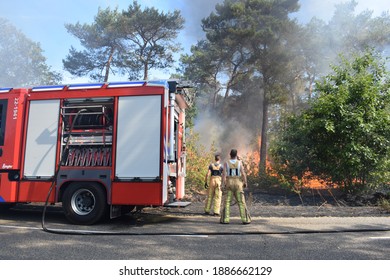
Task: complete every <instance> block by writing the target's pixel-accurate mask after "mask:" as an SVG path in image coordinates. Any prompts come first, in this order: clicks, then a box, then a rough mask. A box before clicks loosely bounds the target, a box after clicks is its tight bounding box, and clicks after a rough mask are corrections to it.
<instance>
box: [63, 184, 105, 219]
mask: <svg viewBox="0 0 390 280" xmlns="http://www.w3.org/2000/svg"><path fill="white" fill-rule="evenodd" d="M62 208H63V211H64V214H65V217H66V218H67V219H68V220H69V221H70V222H71V223H74V224H83V225H91V224H94V223H96V222H98V221H99V220H101V219H102V218H103V217H104V216H105V215H106V213H107V211H108V205H107V202H106V192H105V189H104V188H103V187H102V186H101V185H99V184H97V183H94V182H75V183H72V184H70V185H69V186H68V187H67V188H66V189H65V191H64V195H63V199H62Z"/></svg>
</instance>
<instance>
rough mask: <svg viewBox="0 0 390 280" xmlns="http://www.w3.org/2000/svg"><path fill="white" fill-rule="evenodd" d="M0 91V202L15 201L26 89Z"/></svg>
mask: <svg viewBox="0 0 390 280" xmlns="http://www.w3.org/2000/svg"><path fill="white" fill-rule="evenodd" d="M0 93H1V95H0V202H16V200H17V188H18V182H17V181H18V180H19V177H20V155H21V151H22V149H21V145H22V144H21V143H22V139H23V121H24V110H23V109H24V100H25V96H26V93H27V91H26V90H23V89H16V90H12V89H7V90H5V89H1V90H0Z"/></svg>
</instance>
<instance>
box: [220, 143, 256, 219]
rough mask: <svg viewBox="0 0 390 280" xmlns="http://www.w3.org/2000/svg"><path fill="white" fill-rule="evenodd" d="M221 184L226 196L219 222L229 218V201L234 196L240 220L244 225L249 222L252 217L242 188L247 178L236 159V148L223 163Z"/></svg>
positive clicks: (244, 186)
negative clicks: (224, 188)
mask: <svg viewBox="0 0 390 280" xmlns="http://www.w3.org/2000/svg"><path fill="white" fill-rule="evenodd" d="M222 185H224V186H225V187H226V197H225V204H224V208H223V210H222V213H221V219H220V222H221V224H228V223H229V220H230V203H231V201H232V198H233V196H234V197H235V199H236V201H237V204H238V207H239V210H240V217H241V221H242V223H243V224H244V225H246V224H250V223H251V221H252V219H251V216H250V214H249V211H248V209H247V207H246V203H245V196H244V188H246V186H247V185H248V184H247V179H246V173H245V170H244V168H243V165H242V162H241V161H240V160H238V159H237V150H235V149H232V150H231V151H230V160H228V162H226V163H225V166H224V172H223V174H222Z"/></svg>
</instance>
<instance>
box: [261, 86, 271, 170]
mask: <svg viewBox="0 0 390 280" xmlns="http://www.w3.org/2000/svg"><path fill="white" fill-rule="evenodd" d="M268 107H269V102H268V98H267V94H266V92H264V100H263V121H262V125H261V142H260V163H259V175H265V173H266V167H267V166H266V164H267V141H268Z"/></svg>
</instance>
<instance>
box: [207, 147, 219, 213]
mask: <svg viewBox="0 0 390 280" xmlns="http://www.w3.org/2000/svg"><path fill="white" fill-rule="evenodd" d="M220 160H221V157H220V156H219V155H216V156H215V162H214V163H212V164H210V165H209V169H208V171H207V173H206V178H205V185H204V186H205V188H206V189H207V190H208V192H207V199H206V205H205V207H204V212H205V214H206V215H210V211H211V205H212V204H213V203H214V207H213V208H214V211H213V212H214V216H219V215H220V211H221V201H222V190H221V183H222V172H223V167H222V164H221V163H220ZM209 177H210V187H209V184H208V178H209Z"/></svg>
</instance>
